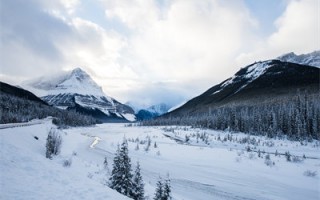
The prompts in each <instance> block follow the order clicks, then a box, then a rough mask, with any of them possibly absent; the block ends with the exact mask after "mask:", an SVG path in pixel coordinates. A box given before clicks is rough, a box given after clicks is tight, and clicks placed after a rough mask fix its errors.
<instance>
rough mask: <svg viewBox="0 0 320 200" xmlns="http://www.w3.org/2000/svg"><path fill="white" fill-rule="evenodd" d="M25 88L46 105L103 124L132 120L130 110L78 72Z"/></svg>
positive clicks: (58, 76)
mask: <svg viewBox="0 0 320 200" xmlns="http://www.w3.org/2000/svg"><path fill="white" fill-rule="evenodd" d="M24 84H25V85H26V86H27V88H28V89H29V90H31V91H32V92H34V93H35V94H37V95H38V96H41V99H43V100H44V101H46V102H47V103H48V104H50V105H53V106H56V107H58V108H61V109H74V110H77V111H79V112H82V113H86V114H89V115H92V116H94V117H96V118H99V119H100V120H103V121H110V120H129V121H134V120H135V115H134V111H133V109H132V108H131V107H129V106H127V105H125V104H122V103H120V102H118V101H117V100H115V99H114V98H112V97H110V96H107V95H106V94H105V93H104V92H103V90H102V88H101V87H100V86H99V85H98V84H97V83H96V82H95V81H94V80H92V78H91V77H90V76H89V75H88V74H87V73H86V72H85V71H83V70H82V69H80V68H76V69H74V70H72V71H70V72H66V73H61V74H57V75H54V76H52V77H41V78H38V79H35V80H32V81H28V82H25V83H24Z"/></svg>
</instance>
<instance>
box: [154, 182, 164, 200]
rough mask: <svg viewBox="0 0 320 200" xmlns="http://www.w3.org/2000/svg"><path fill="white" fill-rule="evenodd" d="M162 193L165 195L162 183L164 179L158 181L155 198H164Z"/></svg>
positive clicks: (160, 199) (157, 199) (156, 199)
mask: <svg viewBox="0 0 320 200" xmlns="http://www.w3.org/2000/svg"><path fill="white" fill-rule="evenodd" d="M162 195H163V185H162V180H161V178H160V180H158V182H157V188H156V193H155V194H154V198H153V199H154V200H162Z"/></svg>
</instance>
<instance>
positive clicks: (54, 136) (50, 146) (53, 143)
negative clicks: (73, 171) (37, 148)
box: [46, 128, 62, 159]
mask: <svg viewBox="0 0 320 200" xmlns="http://www.w3.org/2000/svg"><path fill="white" fill-rule="evenodd" d="M61 144H62V138H61V135H60V132H59V131H58V130H57V129H55V128H51V129H50V131H49V134H48V137H47V143H46V157H47V158H49V159H51V158H52V155H58V154H59V153H60V149H61Z"/></svg>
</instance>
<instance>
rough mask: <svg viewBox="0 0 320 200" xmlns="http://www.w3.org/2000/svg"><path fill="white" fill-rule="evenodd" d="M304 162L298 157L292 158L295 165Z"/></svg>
mask: <svg viewBox="0 0 320 200" xmlns="http://www.w3.org/2000/svg"><path fill="white" fill-rule="evenodd" d="M302 161H303V159H302V158H300V157H298V156H292V162H294V163H301V162H302Z"/></svg>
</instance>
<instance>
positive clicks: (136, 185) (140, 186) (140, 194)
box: [131, 162, 144, 200]
mask: <svg viewBox="0 0 320 200" xmlns="http://www.w3.org/2000/svg"><path fill="white" fill-rule="evenodd" d="M132 192H133V193H132V195H131V197H132V198H133V199H135V200H143V199H144V183H143V180H142V176H141V169H140V164H139V162H138V163H137V167H136V170H135V172H134V175H133V189H132Z"/></svg>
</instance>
